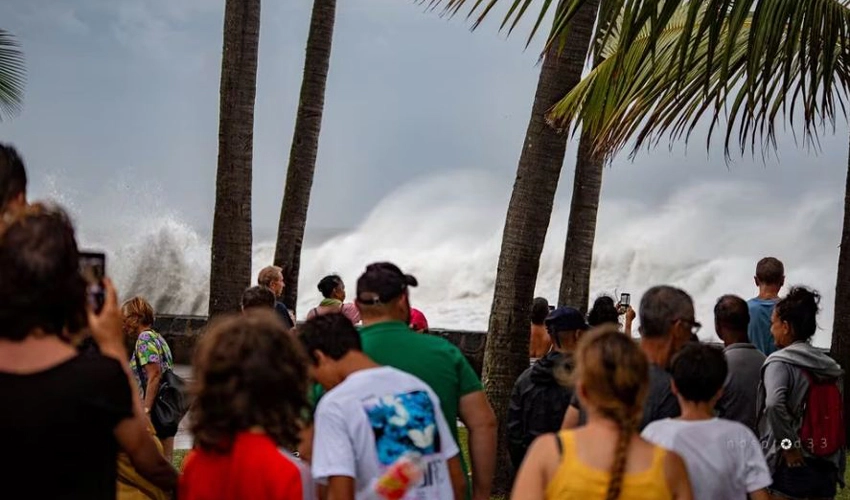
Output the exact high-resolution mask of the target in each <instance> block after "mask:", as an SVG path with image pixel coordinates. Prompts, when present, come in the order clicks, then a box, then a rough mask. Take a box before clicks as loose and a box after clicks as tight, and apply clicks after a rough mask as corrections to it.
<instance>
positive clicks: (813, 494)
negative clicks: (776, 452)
mask: <svg viewBox="0 0 850 500" xmlns="http://www.w3.org/2000/svg"><path fill="white" fill-rule="evenodd" d="M805 460H806V464H805V465H804V466H802V467H788V465H787V464H786V463H785V460H784V459H782V458H780V459H779V466H778V467H777V468H776V472H774V473H773V484H772V485H771V486H770V493H771V494H772V495H774V496H776V497H779V498H788V499H793V500H797V499H831V498H833V497H835V494H836V488H837V486H836V485H837V483H838V469H837V468H836V467H835V465H834V464H833V463H832V462H829V461H827V460H823V459H819V458H806V459H805Z"/></svg>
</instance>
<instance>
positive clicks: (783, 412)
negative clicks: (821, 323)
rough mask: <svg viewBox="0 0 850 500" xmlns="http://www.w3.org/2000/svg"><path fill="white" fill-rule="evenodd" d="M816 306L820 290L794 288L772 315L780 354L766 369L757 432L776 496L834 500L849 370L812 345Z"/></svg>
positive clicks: (839, 476) (840, 480) (843, 439)
mask: <svg viewBox="0 0 850 500" xmlns="http://www.w3.org/2000/svg"><path fill="white" fill-rule="evenodd" d="M819 303H820V295H819V294H818V293H817V292H815V291H814V290H810V289H808V288H803V287H797V288H792V289H791V290H790V291H789V292H788V295H786V296H785V297H784V298H783V299H782V300H780V301H779V302H777V303H776V307H775V308H774V310H773V318H772V323H771V332H772V333H773V339H774V342H775V344H776V347H777V348H778V349H779V350H778V351H776V352H774V353H773V354H771V355H770V356H768V357H767V361H765V362H764V367H763V368H762V383H761V385H760V386H759V395H758V405H759V406H758V415H759V424H758V427H759V435H760V436H761V439H762V442H763V443H764V444H765V446H766V447H765V455H766V459H767V464H768V466H769V467H770V470H771V472H772V473H773V485H772V486H771V487H770V490H771V493H773V494H774V496H775V497H778V498H833V497H834V496H835V494H836V483H840V484H841V485H842V486H843V485H844V467H845V460H846V458H845V454H844V453H845V452H844V447H845V445H846V437H845V435H844V420H843V419H842V406H843V401H842V397H841V391H840V383H841V379H842V377H843V375H844V370H842V369H841V367H840V366H839V365H838V363H836V362H835V361H834V360H833V359H832V358H830V357H829V356H828V355H827V354H826V353H824V352H822V351H821V350H820V349H818V348H816V347H814V346H812V345H811V344H810V342H811V339H812V337H814V335H815V331H816V330H817V328H818V325H817V314H818V310H819V309H820V307H819ZM785 439H787V440H788V441H785V443H783V440H785ZM789 442H790V445H788V443H789ZM783 444H785V445H786V446H785V448H787V449H785V448H783Z"/></svg>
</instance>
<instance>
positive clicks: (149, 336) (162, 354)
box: [121, 297, 177, 460]
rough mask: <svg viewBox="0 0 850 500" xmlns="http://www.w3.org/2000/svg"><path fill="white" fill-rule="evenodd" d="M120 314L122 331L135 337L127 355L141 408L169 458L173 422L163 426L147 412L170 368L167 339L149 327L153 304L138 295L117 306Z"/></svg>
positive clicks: (174, 431) (170, 454) (172, 440)
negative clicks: (129, 354)
mask: <svg viewBox="0 0 850 500" xmlns="http://www.w3.org/2000/svg"><path fill="white" fill-rule="evenodd" d="M121 314H122V315H123V316H124V332H125V334H127V335H129V336H131V337H136V346H135V348H134V351H133V355H132V356H131V357H130V369H131V370H132V372H133V375H134V376H135V377H136V383H137V384H138V386H139V390H140V391H141V393H140V394H141V396H142V402H143V403H144V410H145V413H147V414H148V415H149V416H150V417H151V423H152V424H153V427H154V429H156V437H158V438H159V439H160V440H161V441H162V448H163V450H164V453H165V458H167V459H168V460H171V457H172V455H173V454H174V436H176V435H177V426H175V425H169V426H165V425H163V424H161V423H160V422H159V421H157V419H156V418H153V414H151V413H150V411H151V409H152V408H153V406H154V404H155V403H156V396H157V394H158V393H159V383H160V381H161V380H162V375H163V373H165V372H167V371H172V370H174V359H173V358H172V356H171V348H170V347H168V342H166V341H165V338H164V337H163V336H162V335H160V334H159V333H157V332H155V331H154V330H153V328H152V327H153V319H154V312H153V307H151V305H150V304H149V303H148V301H146V300H145V299H143V298H141V297H134V298H132V299H130V300H128V301H127V302H124V305H123V306H121Z"/></svg>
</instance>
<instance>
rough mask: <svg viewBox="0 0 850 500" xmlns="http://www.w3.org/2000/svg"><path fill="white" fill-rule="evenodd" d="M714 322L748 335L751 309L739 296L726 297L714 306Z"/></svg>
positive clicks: (718, 300) (721, 298)
mask: <svg viewBox="0 0 850 500" xmlns="http://www.w3.org/2000/svg"><path fill="white" fill-rule="evenodd" d="M714 322H715V323H717V324H718V325H722V326H724V327H725V328H728V329H729V330H732V331H734V332H738V333H744V334H746V333H747V328H749V326H750V308H749V306H747V302H746V301H745V300H744V299H742V298H741V297H738V296H737V295H724V296H722V297H720V298H719V299H717V304H715V305H714Z"/></svg>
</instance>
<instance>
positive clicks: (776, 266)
mask: <svg viewBox="0 0 850 500" xmlns="http://www.w3.org/2000/svg"><path fill="white" fill-rule="evenodd" d="M756 278H758V280H759V282H760V283H762V284H764V285H781V284H782V280H783V279H784V278H785V266H784V265H783V264H782V261H780V260H779V259H777V258H776V257H765V258H763V259H761V260H760V261H759V262H758V264H756Z"/></svg>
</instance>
